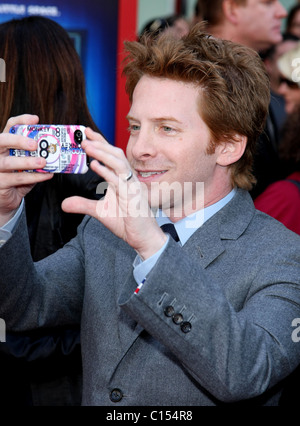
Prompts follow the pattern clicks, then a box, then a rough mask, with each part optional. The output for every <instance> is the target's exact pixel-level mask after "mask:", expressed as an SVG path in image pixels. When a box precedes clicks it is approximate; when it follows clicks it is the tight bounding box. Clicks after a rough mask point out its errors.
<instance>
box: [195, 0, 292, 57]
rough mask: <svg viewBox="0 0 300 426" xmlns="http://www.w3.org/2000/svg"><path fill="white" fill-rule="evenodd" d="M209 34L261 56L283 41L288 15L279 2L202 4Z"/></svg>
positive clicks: (236, 0) (211, 1)
mask: <svg viewBox="0 0 300 426" xmlns="http://www.w3.org/2000/svg"><path fill="white" fill-rule="evenodd" d="M199 3H200V5H201V9H202V15H203V19H204V20H206V21H207V22H208V28H209V32H210V33H211V34H213V35H214V36H216V37H220V38H224V39H226V40H232V41H234V42H236V43H240V44H243V45H245V46H248V47H251V48H252V49H254V50H256V51H258V52H260V51H264V50H266V49H268V48H269V47H271V46H273V45H274V44H276V43H279V42H280V41H281V40H282V35H281V21H282V19H283V18H285V17H286V16H287V12H286V10H285V8H284V7H283V6H282V4H281V3H280V2H279V1H278V0H271V1H270V0H199Z"/></svg>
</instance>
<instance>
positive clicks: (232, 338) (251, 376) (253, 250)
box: [0, 25, 300, 407]
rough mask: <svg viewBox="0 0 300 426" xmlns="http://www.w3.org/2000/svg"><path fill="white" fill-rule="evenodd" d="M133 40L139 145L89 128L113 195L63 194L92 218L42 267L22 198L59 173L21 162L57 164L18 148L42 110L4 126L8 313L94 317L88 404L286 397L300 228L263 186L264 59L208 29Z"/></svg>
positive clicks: (35, 318) (12, 316) (10, 319)
mask: <svg viewBox="0 0 300 426" xmlns="http://www.w3.org/2000/svg"><path fill="white" fill-rule="evenodd" d="M126 48H127V51H128V57H127V65H126V66H125V70H124V71H125V74H126V76H127V92H128V94H129V97H130V101H131V108H130V111H129V113H128V117H127V118H128V121H129V130H130V136H129V141H128V146H127V156H125V154H124V152H123V151H122V150H120V149H119V148H116V147H114V146H112V145H110V144H108V143H107V142H106V141H105V140H104V139H103V137H102V136H101V135H99V134H98V133H95V132H93V131H92V130H91V129H87V130H86V135H87V138H88V139H87V141H84V142H83V143H82V146H83V148H84V149H85V150H86V152H87V154H88V155H89V156H90V157H91V158H94V159H95V160H94V161H92V163H91V167H92V169H93V170H94V171H95V172H96V173H98V174H99V175H100V176H102V177H103V179H104V180H105V181H106V182H108V183H109V185H108V188H107V192H106V194H105V197H104V198H103V199H102V200H100V201H93V200H87V199H84V198H80V197H72V198H69V199H66V200H65V201H64V202H63V209H64V210H65V211H68V212H73V213H75V212H77V213H84V214H86V215H87V216H86V218H85V219H84V221H83V223H82V224H81V226H80V227H79V229H78V235H77V237H76V238H75V239H73V240H72V241H71V242H70V243H68V244H67V245H66V246H65V247H64V248H63V249H61V250H59V251H58V252H56V253H55V254H54V255H52V256H50V257H48V258H46V259H43V260H42V261H40V262H38V263H36V264H34V263H33V262H32V261H31V258H30V254H29V253H30V250H29V245H28V237H27V235H26V232H27V230H26V225H25V218H24V211H23V206H22V198H23V197H24V195H25V193H27V192H28V191H29V189H30V186H31V185H32V184H34V183H35V182H38V181H42V180H45V179H49V178H51V175H47V176H45V175H42V174H35V173H14V170H22V169H24V170H27V169H35V168H40V167H41V166H43V164H44V163H43V161H44V160H43V159H38V158H35V157H26V158H22V157H9V153H8V148H9V147H13V148H15V149H30V150H33V149H35V147H36V146H35V144H34V143H32V141H31V142H30V141H28V140H27V139H25V138H23V137H21V136H18V135H11V134H8V133H6V132H7V130H8V128H9V126H11V125H13V124H16V123H28V124H35V123H37V120H38V119H37V117H35V116H28V115H24V116H20V117H15V118H12V119H10V120H9V122H8V125H7V127H6V129H5V132H4V133H3V134H2V135H0V171H1V173H0V227H1V228H0V239H1V240H2V241H1V245H2V247H1V248H0V288H1V301H0V317H2V318H3V319H4V320H5V321H6V325H7V328H8V329H12V330H22V329H32V328H37V327H47V326H51V327H54V326H58V325H61V324H77V323H79V322H81V338H82V356H83V405H114V407H117V406H119V405H120V406H122V405H140V406H151V405H169V406H172V405H173V406H191V405H198V406H199V405H223V404H224V403H235V402H239V403H241V402H243V401H245V402H246V403H247V404H253V405H278V403H279V398H280V394H281V388H282V385H283V381H284V380H285V378H286V377H287V376H289V374H290V373H291V372H292V371H293V370H294V369H295V368H296V367H297V365H298V364H299V359H300V346H299V344H297V339H298V334H297V328H296V327H297V324H298V322H297V321H298V319H299V317H300V239H299V236H297V235H296V234H294V233H292V232H290V231H288V230H287V229H286V228H285V227H284V226H283V225H281V224H280V223H279V222H277V221H276V220H274V219H272V218H270V217H269V216H267V215H265V214H263V213H261V212H258V211H256V210H255V208H254V205H253V202H252V199H251V197H250V195H249V193H248V190H250V189H251V187H252V184H253V176H252V174H251V165H252V159H253V154H254V150H255V145H256V139H257V137H258V136H259V134H260V133H261V131H262V128H263V126H264V120H265V118H266V116H267V114H268V105H269V82H268V77H267V75H266V72H265V69H264V66H263V64H262V62H261V60H260V57H259V56H258V54H257V53H256V52H254V51H253V50H249V49H248V48H246V47H244V46H240V45H235V44H234V43H232V42H226V41H222V40H217V39H214V38H212V37H208V36H207V34H206V33H204V32H203V31H202V27H201V25H200V26H195V27H194V28H193V29H192V31H191V33H190V34H189V35H188V36H187V37H185V38H183V39H181V40H174V39H172V38H168V36H165V35H162V36H161V37H159V38H158V39H157V40H156V41H155V43H153V42H152V41H151V40H150V39H148V38H146V39H145V40H144V41H143V42H142V43H138V42H131V43H130V42H127V43H126ZM100 190H101V188H99V191H100ZM20 203H21V204H20ZM164 225H169V226H170V225H171V226H172V225H174V226H175V231H176V233H175V235H173V237H174V239H173V238H171V236H170V235H171V234H173V231H174V228H173V231H171V230H170V228H169V229H168V230H164Z"/></svg>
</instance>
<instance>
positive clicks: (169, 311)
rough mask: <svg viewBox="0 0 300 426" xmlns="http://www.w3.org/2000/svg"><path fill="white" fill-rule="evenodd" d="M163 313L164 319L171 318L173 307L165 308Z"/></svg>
mask: <svg viewBox="0 0 300 426" xmlns="http://www.w3.org/2000/svg"><path fill="white" fill-rule="evenodd" d="M164 313H165V316H166V317H172V316H173V314H174V308H173V306H171V305H170V306H167V307H166V308H165V309H164Z"/></svg>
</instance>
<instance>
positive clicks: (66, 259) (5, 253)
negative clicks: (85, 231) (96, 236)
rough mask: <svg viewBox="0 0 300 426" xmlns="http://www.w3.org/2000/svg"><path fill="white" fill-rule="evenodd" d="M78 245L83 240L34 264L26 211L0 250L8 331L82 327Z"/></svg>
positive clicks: (0, 309)
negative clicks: (80, 325) (58, 326)
mask: <svg viewBox="0 0 300 426" xmlns="http://www.w3.org/2000/svg"><path fill="white" fill-rule="evenodd" d="M79 241H80V237H78V239H74V240H72V241H71V242H70V243H69V244H67V245H66V246H65V247H64V248H63V249H61V250H58V251H57V252H56V253H54V254H53V255H52V256H49V257H48V258H46V259H44V260H42V261H40V262H37V263H34V262H33V261H32V258H31V254H30V246H29V239H28V232H27V226H26V218H25V212H24V211H23V213H22V215H21V217H20V220H19V222H18V224H17V225H16V228H15V230H14V232H13V234H12V236H11V238H10V239H9V240H8V241H7V242H6V243H5V244H4V245H3V246H2V247H1V248H0V288H1V303H0V317H1V318H2V319H4V321H5V323H6V327H7V329H8V330H9V329H10V330H12V331H20V330H22V331H25V330H26V329H27V330H29V329H33V328H37V327H53V326H56V325H73V324H74V325H75V324H78V323H79V321H80V316H81V310H82V300H83V283H84V265H83V260H82V259H83V255H82V248H81V246H80V242H79ZM50 265H51V267H49V266H50ZM53 265H54V266H55V267H53Z"/></svg>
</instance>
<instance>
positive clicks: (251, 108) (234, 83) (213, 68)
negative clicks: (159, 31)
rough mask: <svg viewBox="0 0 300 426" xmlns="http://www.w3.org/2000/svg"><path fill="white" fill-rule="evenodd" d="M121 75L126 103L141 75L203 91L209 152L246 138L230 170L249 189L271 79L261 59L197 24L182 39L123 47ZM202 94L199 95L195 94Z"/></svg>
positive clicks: (238, 183)
mask: <svg viewBox="0 0 300 426" xmlns="http://www.w3.org/2000/svg"><path fill="white" fill-rule="evenodd" d="M125 47H126V50H127V53H128V55H127V58H126V60H125V66H124V73H125V75H126V78H127V80H126V90H127V93H128V95H129V98H130V100H132V95H133V92H134V89H135V86H136V85H137V83H138V81H139V80H140V78H141V77H142V76H143V75H148V76H150V77H160V78H169V79H173V80H177V81H183V82H186V83H191V84H194V85H195V86H196V87H198V88H199V89H201V96H200V95H199V113H200V116H201V118H202V119H203V121H204V122H205V124H206V125H207V126H208V128H209V129H210V133H211V138H212V139H211V145H210V152H209V153H211V152H213V151H214V147H215V146H216V145H217V144H218V142H220V141H224V140H235V136H236V135H243V136H246V137H247V140H248V142H247V146H246V149H245V152H244V154H243V156H242V157H241V158H240V160H238V161H237V162H236V163H234V164H232V165H231V166H229V167H230V168H231V177H232V183H233V185H236V186H238V187H240V188H244V189H247V190H250V189H251V188H252V185H253V183H255V178H254V176H253V175H252V162H253V155H254V152H255V147H256V142H257V139H258V137H259V135H260V134H261V132H262V131H263V129H264V125H265V120H266V117H267V115H268V108H269V102H270V87H269V78H268V76H267V73H266V71H265V67H264V65H263V63H262V61H261V59H260V57H259V55H258V54H257V53H256V52H255V51H254V50H252V49H250V48H247V47H245V46H240V45H238V44H235V43H233V42H231V41H224V40H219V39H215V38H213V37H210V36H208V35H207V34H206V33H205V32H204V31H203V25H202V24H197V25H195V26H194V27H193V28H192V30H191V31H190V33H189V34H188V35H187V36H185V37H183V38H182V39H180V40H174V39H172V38H169V37H168V36H165V35H162V36H161V37H160V38H159V39H158V40H156V41H155V42H153V40H151V38H149V37H147V36H146V37H145V38H144V39H143V40H142V41H141V42H125ZM199 94H200V90H199Z"/></svg>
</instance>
